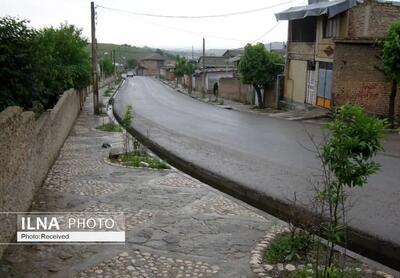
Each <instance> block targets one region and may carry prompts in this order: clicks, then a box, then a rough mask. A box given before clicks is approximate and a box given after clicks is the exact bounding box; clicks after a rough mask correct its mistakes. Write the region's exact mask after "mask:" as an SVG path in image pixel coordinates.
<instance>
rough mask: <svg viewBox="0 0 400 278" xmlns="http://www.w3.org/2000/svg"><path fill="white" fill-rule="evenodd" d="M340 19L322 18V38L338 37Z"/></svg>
mask: <svg viewBox="0 0 400 278" xmlns="http://www.w3.org/2000/svg"><path fill="white" fill-rule="evenodd" d="M339 29H340V17H339V16H335V17H332V18H327V17H325V18H324V38H334V37H338V36H339V34H340V33H339V32H340V30H339Z"/></svg>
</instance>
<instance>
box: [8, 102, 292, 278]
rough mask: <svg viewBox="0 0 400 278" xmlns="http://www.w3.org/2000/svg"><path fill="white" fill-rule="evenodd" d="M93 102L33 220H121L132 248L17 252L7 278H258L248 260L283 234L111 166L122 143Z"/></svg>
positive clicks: (180, 184) (213, 199)
mask: <svg viewBox="0 0 400 278" xmlns="http://www.w3.org/2000/svg"><path fill="white" fill-rule="evenodd" d="M90 100H91V97H89V98H88V101H87V102H86V105H85V108H84V111H82V113H81V114H80V116H79V118H78V119H77V122H76V124H75V126H74V128H73V130H72V131H71V133H70V135H69V137H68V138H67V140H66V142H65V144H64V146H63V148H62V150H61V151H60V154H59V157H58V159H57V161H56V162H55V164H54V166H53V167H52V169H51V170H50V172H49V174H48V177H47V179H46V180H45V182H44V184H43V186H42V187H41V188H40V189H39V190H38V192H37V195H36V197H35V200H34V203H33V204H32V209H31V210H32V211H42V212H47V211H51V212H68V211H70V212H72V211H73V212H79V211H85V212H90V211H101V212H115V211H123V212H125V217H126V229H127V231H126V244H125V245H64V246H62V245H33V246H31V245H25V246H10V248H9V249H8V250H7V252H6V254H5V256H4V259H3V261H2V262H0V277H252V276H253V272H252V271H251V268H250V264H249V260H250V255H251V251H252V250H253V248H254V247H255V246H256V244H257V243H258V242H259V241H260V240H262V238H263V237H264V236H265V234H266V233H268V232H269V231H271V230H272V229H275V228H277V227H282V226H284V225H285V224H284V223H283V222H281V221H279V220H277V219H276V218H274V217H272V216H269V215H267V214H265V213H263V212H261V211H258V210H256V209H254V208H251V207H249V206H247V205H246V204H244V203H242V202H240V201H238V200H235V199H233V198H231V197H229V196H227V195H225V194H223V193H220V192H218V191H216V190H215V189H213V188H211V187H209V186H208V185H205V184H203V183H201V182H199V181H197V180H195V179H192V178H191V177H189V176H186V175H185V174H183V173H181V172H179V171H178V170H175V169H171V170H150V169H133V168H125V167H121V166H114V165H111V164H109V163H106V158H107V156H108V152H109V150H106V149H102V148H101V145H102V144H103V143H104V142H109V143H111V144H113V145H115V144H120V143H121V140H122V139H121V134H120V133H107V132H101V131H98V130H96V129H94V128H95V127H96V126H97V125H99V124H101V123H102V122H103V121H104V119H102V118H101V117H96V116H93V115H92V113H91V103H90ZM104 101H106V99H105V100H104Z"/></svg>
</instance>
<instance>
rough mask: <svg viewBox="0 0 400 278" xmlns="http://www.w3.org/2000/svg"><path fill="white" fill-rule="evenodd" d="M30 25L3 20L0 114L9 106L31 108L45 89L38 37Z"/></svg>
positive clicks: (0, 28) (7, 18)
mask: <svg viewBox="0 0 400 278" xmlns="http://www.w3.org/2000/svg"><path fill="white" fill-rule="evenodd" d="M27 23H28V21H26V20H20V19H18V18H12V17H2V18H0V111H1V110H3V109H5V108H6V107H7V106H10V105H19V106H22V107H24V108H30V107H32V104H33V101H34V99H35V96H36V95H37V94H38V93H39V92H40V91H41V90H42V89H43V87H42V84H41V82H40V80H39V78H38V75H37V73H38V71H39V69H40V60H41V55H40V53H39V49H38V41H37V35H38V34H37V32H36V31H35V30H33V29H32V28H30V27H28V26H27Z"/></svg>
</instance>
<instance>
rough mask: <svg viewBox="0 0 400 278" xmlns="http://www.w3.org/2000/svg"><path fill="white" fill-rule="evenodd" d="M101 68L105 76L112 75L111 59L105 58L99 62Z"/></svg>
mask: <svg viewBox="0 0 400 278" xmlns="http://www.w3.org/2000/svg"><path fill="white" fill-rule="evenodd" d="M101 68H102V69H103V73H104V75H105V76H110V75H112V74H113V73H114V65H113V62H112V61H111V59H109V58H107V59H104V60H102V61H101Z"/></svg>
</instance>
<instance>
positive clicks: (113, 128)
mask: <svg viewBox="0 0 400 278" xmlns="http://www.w3.org/2000/svg"><path fill="white" fill-rule="evenodd" d="M96 129H98V130H101V131H107V132H122V127H121V126H119V125H117V124H114V123H105V124H102V125H99V126H98V127H96Z"/></svg>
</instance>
